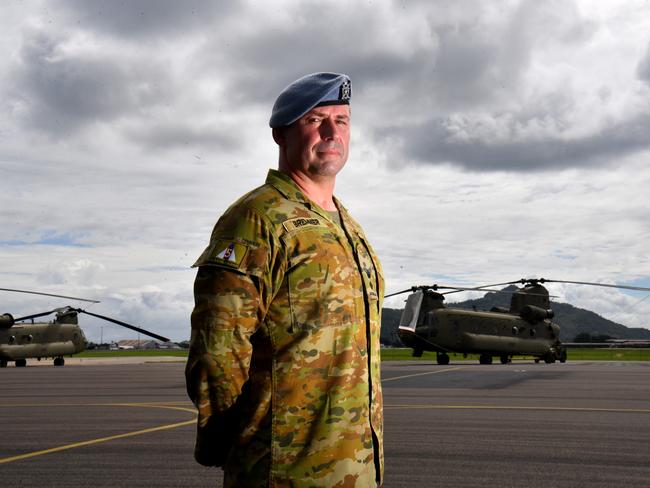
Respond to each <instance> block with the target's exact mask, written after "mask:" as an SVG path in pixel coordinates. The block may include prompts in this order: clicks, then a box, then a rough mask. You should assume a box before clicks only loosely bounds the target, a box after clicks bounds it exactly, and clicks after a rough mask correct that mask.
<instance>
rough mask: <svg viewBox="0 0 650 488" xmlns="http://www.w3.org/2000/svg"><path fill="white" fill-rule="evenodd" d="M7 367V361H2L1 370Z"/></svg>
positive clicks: (0, 363)
mask: <svg viewBox="0 0 650 488" xmlns="http://www.w3.org/2000/svg"><path fill="white" fill-rule="evenodd" d="M6 367H7V361H6V360H5V359H3V360H2V361H0V368H6Z"/></svg>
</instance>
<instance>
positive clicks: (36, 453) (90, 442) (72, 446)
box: [0, 402, 196, 464]
mask: <svg viewBox="0 0 650 488" xmlns="http://www.w3.org/2000/svg"><path fill="white" fill-rule="evenodd" d="M174 404H180V402H169V403H166V404H165V403H83V404H82V403H59V404H47V405H38V404H24V405H6V404H5V405H0V407H17V406H18V407H48V408H51V407H136V408H162V409H167V410H178V411H181V412H189V413H192V414H196V409H195V408H193V407H192V408H189V407H181V406H174ZM184 404H187V402H184ZM195 424H196V418H193V419H192V420H186V421H185V422H178V423H175V424H166V425H159V426H157V427H150V428H148V429H142V430H136V431H133V432H125V433H124V434H116V435H111V436H108V437H100V438H98V439H90V440H87V441H81V442H74V443H72V444H66V445H63V446H57V447H52V448H50V449H43V450H41V451H33V452H28V453H25V454H19V455H17V456H11V457H6V458H0V464H6V463H11V462H14V461H20V460H22V459H28V458H32V457H37V456H43V455H44V454H52V453H55V452H61V451H66V450H68V449H75V448H77V447H84V446H92V445H94V444H100V443H102V442H108V441H113V440H116V439H125V438H128V437H134V436H137V435H143V434H150V433H152V432H160V431H163V430H170V429H176V428H178V427H185V426H188V425H195Z"/></svg>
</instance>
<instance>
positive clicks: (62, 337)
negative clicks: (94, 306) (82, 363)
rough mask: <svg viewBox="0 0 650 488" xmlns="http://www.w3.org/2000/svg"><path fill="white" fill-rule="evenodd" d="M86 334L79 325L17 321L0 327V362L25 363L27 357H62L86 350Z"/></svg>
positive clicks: (3, 363)
mask: <svg viewBox="0 0 650 488" xmlns="http://www.w3.org/2000/svg"><path fill="white" fill-rule="evenodd" d="M86 343H87V341H86V337H85V335H84V333H83V331H82V330H81V327H79V325H78V324H71V323H59V322H56V321H55V322H48V323H33V324H32V323H24V324H23V323H18V324H14V325H12V326H11V327H8V328H0V362H1V363H2V365H3V366H6V364H7V362H8V361H16V364H17V365H24V361H25V360H26V359H30V358H36V359H41V358H49V357H53V358H61V359H59V360H58V361H56V362H61V363H62V358H63V356H67V355H71V354H76V353H78V352H81V351H83V350H84V349H86Z"/></svg>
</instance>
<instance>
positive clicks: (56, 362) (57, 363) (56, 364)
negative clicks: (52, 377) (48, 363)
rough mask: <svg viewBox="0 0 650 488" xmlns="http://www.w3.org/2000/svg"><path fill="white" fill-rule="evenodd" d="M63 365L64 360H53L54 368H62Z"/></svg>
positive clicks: (60, 358) (59, 358)
mask: <svg viewBox="0 0 650 488" xmlns="http://www.w3.org/2000/svg"><path fill="white" fill-rule="evenodd" d="M64 364H65V359H63V358H62V357H58V358H54V366H63V365H64Z"/></svg>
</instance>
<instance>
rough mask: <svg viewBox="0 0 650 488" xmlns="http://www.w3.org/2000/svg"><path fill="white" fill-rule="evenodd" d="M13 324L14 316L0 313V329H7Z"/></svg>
mask: <svg viewBox="0 0 650 488" xmlns="http://www.w3.org/2000/svg"><path fill="white" fill-rule="evenodd" d="M12 325H14V318H13V316H12V315H11V314H9V313H3V314H2V315H0V329H8V328H9V327H11V326H12Z"/></svg>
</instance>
